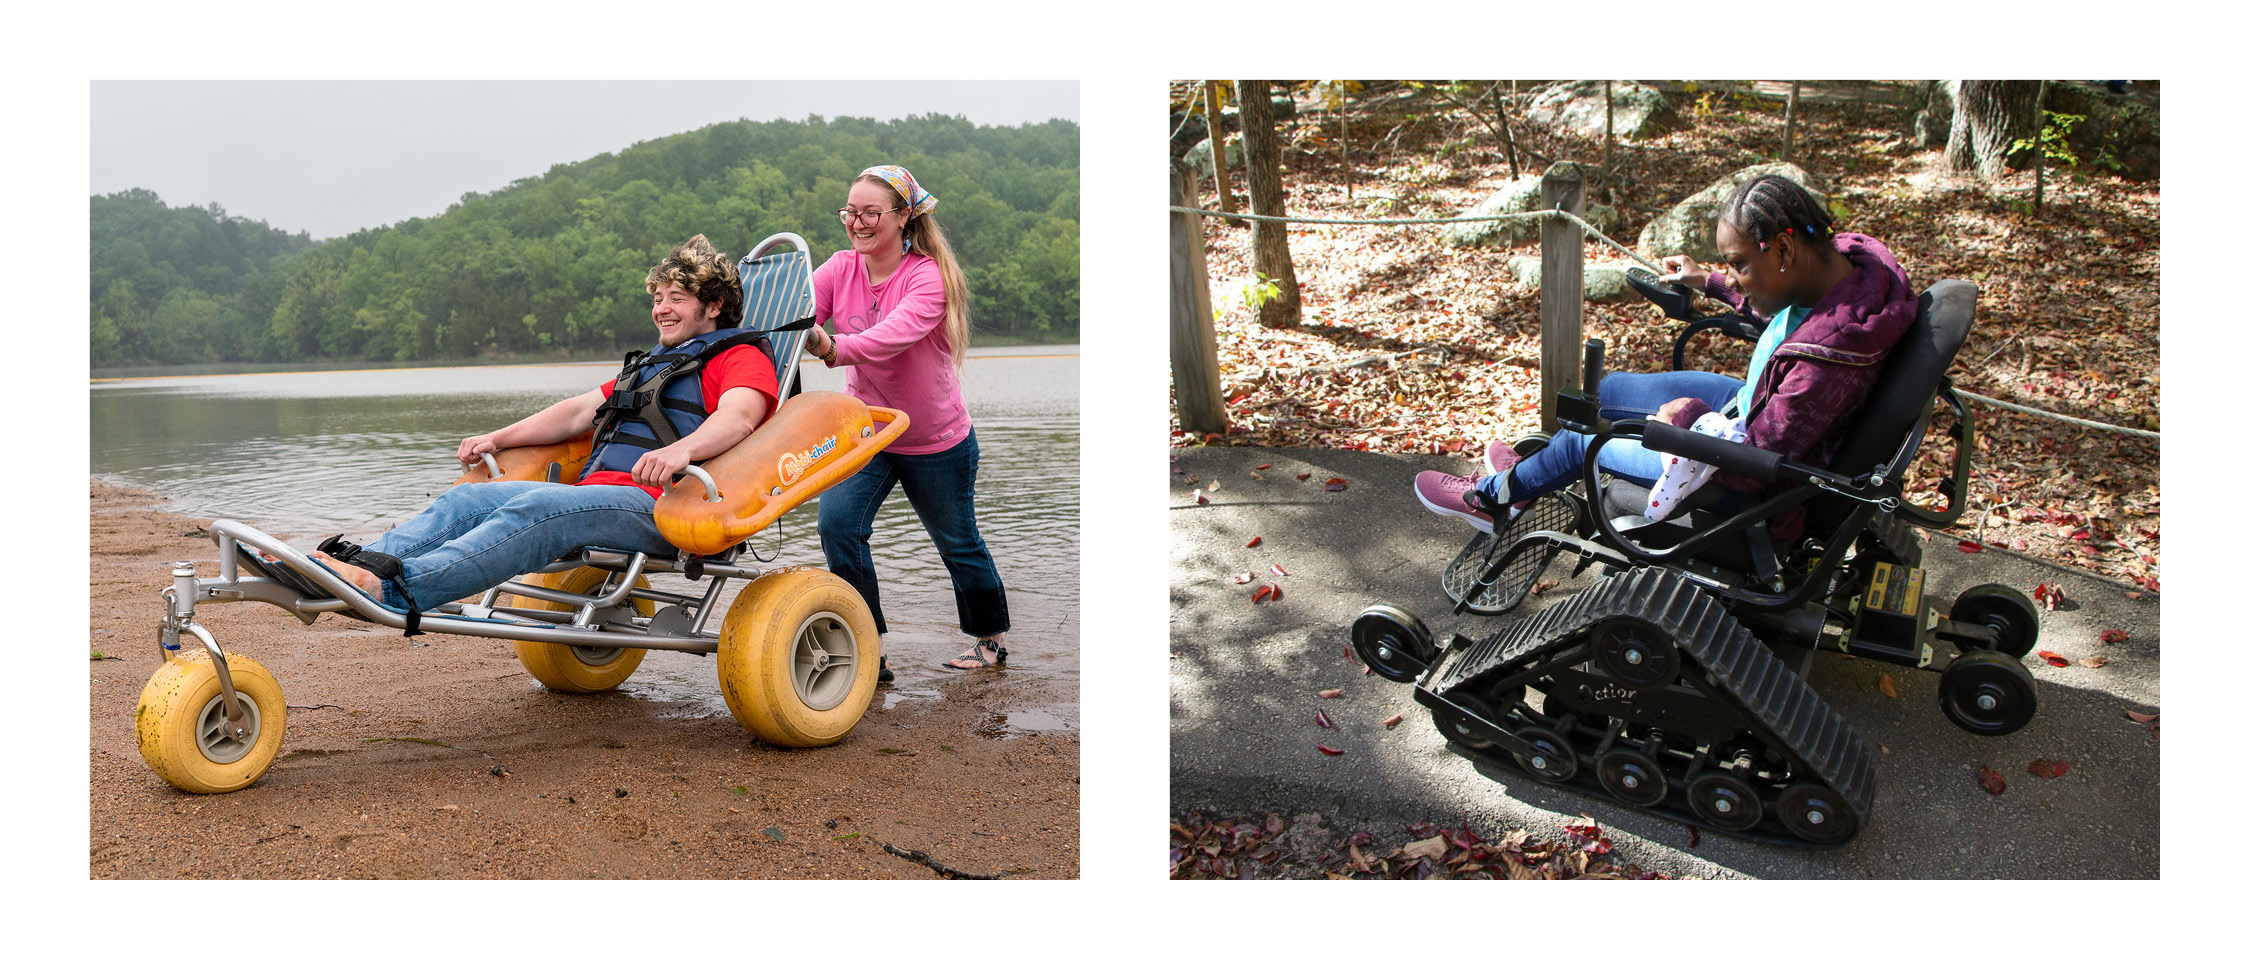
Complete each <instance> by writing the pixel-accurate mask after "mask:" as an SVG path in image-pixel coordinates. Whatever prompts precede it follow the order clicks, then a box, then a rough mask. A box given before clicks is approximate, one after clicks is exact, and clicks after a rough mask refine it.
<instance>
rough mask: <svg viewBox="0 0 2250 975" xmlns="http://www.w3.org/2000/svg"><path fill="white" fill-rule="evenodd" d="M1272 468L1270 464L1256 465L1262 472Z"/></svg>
mask: <svg viewBox="0 0 2250 975" xmlns="http://www.w3.org/2000/svg"><path fill="white" fill-rule="evenodd" d="M1272 466H1273V465H1272V464H1259V465H1258V469H1259V470H1261V471H1262V470H1265V469H1266V468H1268V467H1272Z"/></svg>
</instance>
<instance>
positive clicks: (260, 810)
mask: <svg viewBox="0 0 2250 975" xmlns="http://www.w3.org/2000/svg"><path fill="white" fill-rule="evenodd" d="M156 500H157V499H156V498H155V496H153V495H151V494H149V493H147V492H143V491H137V490H133V489H127V488H120V487H116V486H113V485H108V484H104V483H102V482H99V481H94V482H92V484H91V488H90V506H91V512H90V514H91V519H90V523H91V530H90V536H91V537H90V544H89V553H90V556H89V562H90V566H89V572H90V577H91V583H90V596H91V604H90V619H89V621H88V626H89V630H90V631H91V632H90V637H89V643H90V645H91V649H92V650H93V651H96V652H99V653H100V654H102V655H103V658H102V659H96V660H90V661H89V662H88V665H87V666H88V671H89V678H90V681H89V688H88V690H89V693H88V708H87V712H88V713H87V717H88V738H89V750H90V756H89V763H90V776H89V777H90V781H89V801H90V828H89V833H90V836H89V840H90V850H89V854H88V873H89V875H90V876H91V877H93V878H95V879H106V878H169V877H190V878H222V877H260V878H311V877H353V878H391V877H400V878H440V879H444V878H470V877H507V878H575V877H601V878H643V877H647V878H812V877H818V878H907V879H913V878H935V877H937V876H939V872H938V871H937V870H936V869H934V868H933V867H932V866H931V865H929V864H928V863H924V862H919V861H916V860H911V859H908V858H906V857H903V856H900V855H898V854H895V853H892V852H887V851H886V850H885V845H886V844H887V845H889V846H891V847H894V848H896V849H898V850H901V851H920V852H922V853H924V854H926V855H927V859H928V860H930V861H934V862H935V863H936V864H939V865H942V866H944V867H947V868H951V869H952V870H956V871H960V872H962V873H967V874H996V875H1000V876H1003V877H1008V878H1018V877H1020V878H1027V879H1057V878H1074V877H1077V876H1078V875H1079V826H1078V823H1079V808H1078V806H1079V786H1078V761H1079V741H1078V734H1077V732H1076V730H1075V728H1067V729H1062V730H1036V731H1025V730H1022V729H1021V728H1020V727H1019V726H1011V725H1010V724H1009V723H1008V722H1007V720H1006V719H1005V716H1006V715H1008V714H1010V713H1026V712H1034V713H1035V712H1037V711H1038V710H1039V709H1041V708H1046V707H1050V706H1051V705H1050V704H1048V703H1047V702H1044V701H1042V700H1038V699H1037V697H1038V695H1037V691H1036V690H1035V682H1032V681H1017V682H1014V683H1011V681H1010V680H1009V675H1008V674H1007V673H1006V672H1005V671H1003V672H1000V673H998V674H963V675H957V676H956V675H946V676H944V677H941V678H937V679H935V680H933V681H932V682H930V683H929V684H927V685H922V686H929V687H935V688H936V689H937V691H938V693H936V694H934V695H927V694H916V695H909V696H902V697H899V698H898V700H897V703H896V704H895V705H893V706H891V707H889V708H888V709H885V710H875V709H871V710H870V711H869V712H868V715H867V717H866V718H865V719H863V720H862V721H861V723H860V725H859V726H858V728H856V729H855V730H854V731H853V732H852V733H851V735H850V736H848V737H847V738H845V739H844V740H843V741H842V742H839V743H837V744H835V745H832V746H829V747H827V748H818V749H807V750H796V749H783V748H775V747H772V746H768V745H765V744H763V743H761V742H758V741H757V740H756V739H754V738H752V737H751V736H750V734H749V733H748V732H746V731H744V730H742V728H741V727H740V726H739V725H737V724H736V723H735V721H734V719H733V718H732V717H731V716H729V715H727V714H725V713H724V712H723V711H722V712H720V713H717V714H712V713H708V712H709V710H710V709H708V708H700V707H683V706H682V705H681V704H680V703H679V702H676V701H663V700H646V699H642V698H636V697H634V696H631V695H629V694H626V693H622V692H610V693H604V694H594V695H566V694H557V693H553V692H550V691H548V690H546V689H545V688H543V687H541V686H540V685H539V683H538V682H537V681H535V680H533V679H532V678H531V677H530V676H529V675H528V674H525V673H524V672H523V669H522V667H521V665H519V664H518V663H517V661H516V658H515V654H514V652H513V651H512V650H511V648H510V647H509V646H508V645H507V644H505V643H502V642H500V641H496V640H486V639H476V638H470V637H454V636H442V635H434V634H424V635H421V636H417V637H415V638H413V639H412V640H408V639H405V638H402V637H401V636H400V635H399V631H397V630H392V629H388V628H384V627H377V626H373V625H371V624H367V623H362V622H359V621H356V620H348V619H344V618H342V617H336V616H329V617H323V618H322V619H321V620H320V621H319V622H317V623H315V624H313V625H311V626H306V625H304V624H302V623H300V622H299V621H298V620H297V619H296V617H294V616H291V615H289V614H288V613H285V612H283V611H282V610H280V609H279V608H277V607H274V606H269V605H266V604H263V603H221V604H205V605H203V606H200V607H198V610H197V620H198V621H199V622H201V623H203V624H204V626H205V627H207V628H208V629H209V630H210V631H211V632H212V634H213V635H214V636H215V637H216V638H217V639H218V640H219V641H220V646H221V648H223V649H225V650H227V651H228V652H229V653H230V654H234V653H240V654H244V655H247V656H249V657H252V658H254V659H256V660H257V661H258V662H260V663H262V664H264V665H265V666H266V667H267V668H268V669H269V670H271V671H272V672H273V674H274V677H275V679H276V680H277V681H278V682H279V683H280V685H281V689H282V692H283V694H284V695H285V696H286V698H287V701H288V705H289V712H288V730H287V732H286V735H285V737H284V738H283V741H282V750H281V754H280V756H279V758H277V759H276V760H275V762H274V765H273V768H272V769H271V770H270V771H268V772H267V773H266V774H265V776H264V777H263V778H261V779H260V780H259V781H258V782H257V783H256V784H255V785H252V786H251V787H249V788H247V789H244V790H241V791H239V792H234V793H229V794H226V795H217V796H199V795H191V794H188V793H184V792H180V791H178V790H175V789H173V788H172V787H171V786H170V785H168V784H166V783H165V782H164V781H163V780H162V779H159V778H157V777H156V775H155V774H154V773H152V772H150V771H149V770H148V768H147V766H146V765H145V764H143V762H142V760H141V756H140V752H139V749H138V747H137V745H136V744H135V742H134V739H133V727H132V713H133V709H134V708H135V707H136V706H137V703H138V701H139V696H140V692H141V686H142V684H143V683H144V682H145V681H146V680H147V679H148V676H149V675H150V674H151V673H153V672H154V671H155V669H156V667H157V666H158V664H159V663H160V662H161V658H160V656H159V654H158V650H157V647H156V643H155V630H156V625H157V624H158V623H159V622H160V621H161V614H162V607H161V604H160V602H159V601H158V599H157V598H156V596H155V593H156V591H157V590H158V589H160V588H161V587H162V586H164V585H165V584H166V583H167V581H168V575H167V567H168V566H169V564H170V563H171V562H173V561H177V560H183V559H192V560H195V561H197V562H199V563H200V565H199V570H200V574H202V575H205V576H210V575H215V574H216V573H217V567H216V565H217V563H216V557H217V554H216V550H215V549H214V547H213V546H212V544H211V542H210V541H209V539H208V538H207V537H205V536H204V534H203V529H204V528H205V527H207V525H208V522H201V521H196V520H193V519H189V518H183V517H180V516H178V515H174V514H170V513H166V512H159V511H155V510H152V509H151V508H150V507H149V505H150V504H151V503H153V502H155V501H156ZM659 656H665V657H676V658H677V659H679V660H681V661H684V662H686V663H687V664H688V665H689V666H690V668H691V669H692V668H693V667H694V666H695V665H698V664H700V665H701V666H702V667H704V668H705V670H704V673H705V675H706V677H707V678H708V679H709V680H710V682H711V685H712V687H711V691H710V696H711V697H716V696H717V693H718V692H717V678H716V676H713V675H710V673H709V670H708V667H709V664H708V662H707V661H704V660H703V659H702V658H696V657H692V656H684V655H676V654H663V653H662V652H659V651H652V652H651V654H650V658H651V660H654V659H655V658H657V657H659ZM896 663H897V661H896V660H894V664H896ZM644 666H646V665H644ZM626 686H627V687H631V686H632V684H631V681H628V682H627V685H626ZM881 703H882V702H880V701H878V707H880V706H881ZM1018 725H1020V722H1019V723H1018ZM413 739H418V740H413Z"/></svg>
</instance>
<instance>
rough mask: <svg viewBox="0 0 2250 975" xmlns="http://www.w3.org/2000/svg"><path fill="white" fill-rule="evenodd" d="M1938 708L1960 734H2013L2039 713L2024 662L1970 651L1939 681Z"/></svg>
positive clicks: (1957, 659) (2034, 689)
mask: <svg viewBox="0 0 2250 975" xmlns="http://www.w3.org/2000/svg"><path fill="white" fill-rule="evenodd" d="M1938 707H1939V708H1941V709H1943V710H1944V711H1945V716H1946V717H1947V718H1950V719H1952V721H1953V723H1954V724H1957V725H1960V726H1961V730H1963V731H1967V732H1970V733H1972V734H1979V735H2006V734H2013V733H2015V732H2016V731H2018V730H2020V729H2022V728H2023V726H2024V725H2027V724H2030V723H2031V716H2032V715H2033V714H2035V713H2037V712H2038V710H2039V691H2038V688H2037V687H2036V686H2035V685H2033V684H2032V682H2031V672H2030V671H2028V670H2025V669H2024V666H2023V661H2020V660H2017V659H2016V658H2014V657H2011V656H2008V655H2007V654H2004V653H1999V652H1996V651H1992V650H1971V651H1969V652H1968V653H1964V654H1962V655H1961V656H1960V657H1958V658H1956V659H1955V660H1954V661H1953V665H1952V666H1950V667H1947V668H1945V673H1944V674H1943V675H1942V676H1940V677H1939V678H1938Z"/></svg>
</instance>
